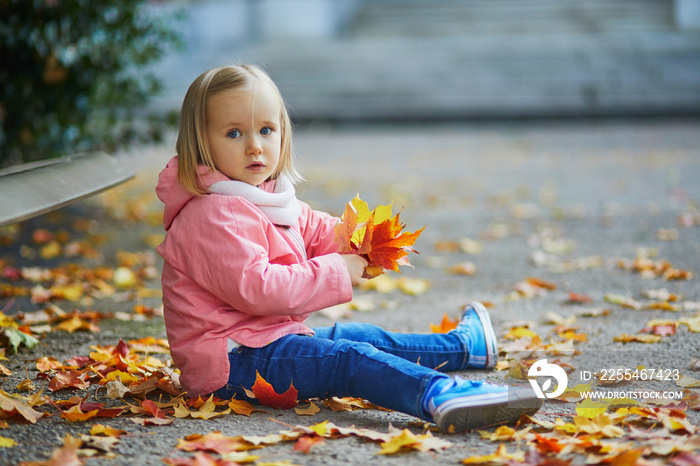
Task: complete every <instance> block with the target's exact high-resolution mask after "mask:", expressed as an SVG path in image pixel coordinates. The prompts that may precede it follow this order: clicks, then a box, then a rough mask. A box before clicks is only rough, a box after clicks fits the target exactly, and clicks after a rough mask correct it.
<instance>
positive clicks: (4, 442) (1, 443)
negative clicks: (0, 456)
mask: <svg viewBox="0 0 700 466" xmlns="http://www.w3.org/2000/svg"><path fill="white" fill-rule="evenodd" d="M15 445H17V442H15V441H14V440H13V439H11V438H7V437H0V448H9V447H14V446H15Z"/></svg>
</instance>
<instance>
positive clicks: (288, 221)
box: [209, 175, 301, 226]
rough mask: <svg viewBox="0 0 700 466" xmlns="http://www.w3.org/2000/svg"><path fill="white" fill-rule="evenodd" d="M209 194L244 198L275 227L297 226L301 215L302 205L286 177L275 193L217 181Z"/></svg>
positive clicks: (240, 184) (279, 179) (249, 186)
mask: <svg viewBox="0 0 700 466" xmlns="http://www.w3.org/2000/svg"><path fill="white" fill-rule="evenodd" d="M209 192H211V193H214V194H223V195H226V196H239V197H242V198H243V199H245V200H247V201H250V202H252V203H253V204H255V205H256V206H257V207H258V208H259V209H260V210H262V212H263V213H264V214H265V216H266V217H267V218H269V219H270V221H271V222H272V223H274V224H275V225H285V226H290V225H295V224H296V223H297V221H298V220H299V215H301V204H299V201H298V200H297V198H296V192H295V191H294V185H292V182H291V181H290V180H289V178H287V177H286V176H284V175H280V176H279V178H277V183H276V184H275V192H274V193H268V192H267V191H263V190H262V189H260V188H258V187H257V186H253V185H252V184H248V183H244V182H243V181H234V180H231V181H217V182H216V183H213V184H212V185H211V186H209Z"/></svg>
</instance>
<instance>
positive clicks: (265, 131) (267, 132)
mask: <svg viewBox="0 0 700 466" xmlns="http://www.w3.org/2000/svg"><path fill="white" fill-rule="evenodd" d="M260 134H262V135H263V136H269V135H270V134H272V128H270V127H269V126H266V127H264V128H263V129H261V130H260Z"/></svg>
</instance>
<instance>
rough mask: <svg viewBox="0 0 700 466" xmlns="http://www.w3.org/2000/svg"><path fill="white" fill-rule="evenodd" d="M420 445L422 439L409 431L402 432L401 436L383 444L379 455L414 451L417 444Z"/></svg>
mask: <svg viewBox="0 0 700 466" xmlns="http://www.w3.org/2000/svg"><path fill="white" fill-rule="evenodd" d="M418 443H420V439H419V438H418V436H416V435H415V434H414V433H413V432H411V431H410V430H408V429H404V430H402V431H401V433H400V434H399V435H396V436H394V437H392V438H391V440H389V441H387V442H384V443H382V444H381V447H382V449H381V451H379V452H378V453H377V454H378V455H393V454H396V453H401V452H402V451H406V450H410V449H412V448H413V447H414V446H415V445H416V444H418Z"/></svg>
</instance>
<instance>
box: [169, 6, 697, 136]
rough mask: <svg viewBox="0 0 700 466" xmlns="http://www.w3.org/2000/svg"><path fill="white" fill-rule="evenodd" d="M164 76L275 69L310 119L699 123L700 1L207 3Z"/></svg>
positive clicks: (185, 79) (176, 98)
mask: <svg viewBox="0 0 700 466" xmlns="http://www.w3.org/2000/svg"><path fill="white" fill-rule="evenodd" d="M156 8H158V9H162V10H168V9H174V8H183V9H184V11H185V12H186V17H187V19H186V20H185V21H184V22H183V23H182V25H181V29H180V32H181V33H182V35H183V37H184V40H185V43H186V45H187V48H186V50H185V51H184V52H183V53H180V54H173V55H170V56H168V57H167V58H166V59H165V60H164V61H163V62H161V64H160V66H159V67H158V75H159V76H161V77H162V78H163V79H164V81H165V84H166V85H165V88H166V93H165V94H164V95H163V97H162V98H161V99H160V100H159V101H158V103H159V105H163V106H166V107H173V108H176V107H177V106H179V103H180V102H181V99H182V97H183V96H184V93H185V91H186V89H187V86H188V85H189V83H190V82H192V80H193V79H194V78H195V77H196V76H197V75H199V74H200V73H201V72H203V71H204V70H206V69H208V68H211V67H213V66H218V65H221V64H225V63H231V62H241V61H245V62H253V63H257V64H259V65H261V66H263V67H264V68H265V69H266V70H267V71H268V73H269V74H270V75H271V76H272V78H273V79H274V80H275V81H276V82H277V83H278V84H279V85H280V87H281V88H282V91H283V93H284V94H285V97H286V99H287V102H288V104H289V106H290V107H291V109H292V114H293V117H294V118H295V119H296V120H297V121H298V122H299V121H305V120H331V121H340V122H343V121H349V120H353V121H358V120H359V121H363V120H377V119H386V120H399V121H402V120H424V119H483V118H532V117H580V116H586V117H588V116H595V117H599V116H600V117H605V116H629V115H688V114H694V115H697V114H699V113H700V1H698V0H585V1H580V0H202V1H191V2H176V1H173V2H161V3H159V4H158V5H157V7H156Z"/></svg>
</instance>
